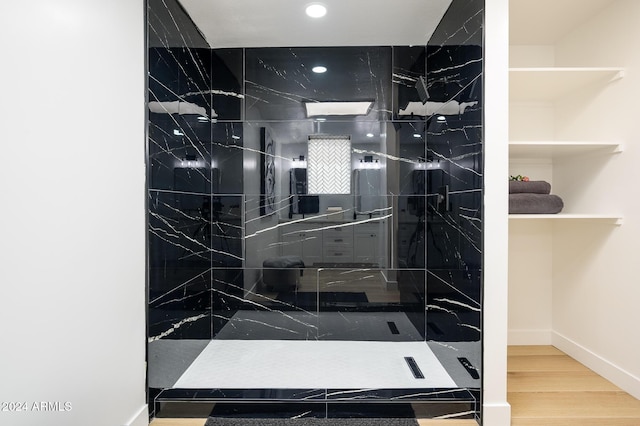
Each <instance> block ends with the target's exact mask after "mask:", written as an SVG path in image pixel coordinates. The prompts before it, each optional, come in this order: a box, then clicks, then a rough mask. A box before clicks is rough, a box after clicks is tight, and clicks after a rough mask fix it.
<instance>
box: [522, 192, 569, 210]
mask: <svg viewBox="0 0 640 426" xmlns="http://www.w3.org/2000/svg"><path fill="white" fill-rule="evenodd" d="M563 207H564V203H563V202H562V198H560V197H558V196H557V195H547V194H509V213H510V214H555V213H560V212H561V211H562V208H563Z"/></svg>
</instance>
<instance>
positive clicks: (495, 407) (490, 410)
mask: <svg viewBox="0 0 640 426" xmlns="http://www.w3.org/2000/svg"><path fill="white" fill-rule="evenodd" d="M482 424H483V425H487V426H509V425H511V405H509V404H508V403H506V402H505V403H503V404H482Z"/></svg>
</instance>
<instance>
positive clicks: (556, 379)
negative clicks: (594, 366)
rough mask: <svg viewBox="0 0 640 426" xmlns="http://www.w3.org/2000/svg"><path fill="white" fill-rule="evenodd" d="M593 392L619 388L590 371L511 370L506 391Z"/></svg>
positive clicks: (615, 390) (616, 390)
mask: <svg viewBox="0 0 640 426" xmlns="http://www.w3.org/2000/svg"><path fill="white" fill-rule="evenodd" d="M561 391H564V392H593V391H614V392H619V391H621V389H620V388H619V387H617V386H615V385H614V384H613V383H611V382H609V381H607V380H605V379H604V378H602V377H600V376H598V375H597V374H596V373H594V372H592V371H569V372H565V371H558V372H512V373H508V374H507V392H561Z"/></svg>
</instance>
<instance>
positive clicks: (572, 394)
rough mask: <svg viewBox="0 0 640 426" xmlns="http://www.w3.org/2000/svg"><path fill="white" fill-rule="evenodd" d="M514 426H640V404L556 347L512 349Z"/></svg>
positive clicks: (510, 380) (509, 385)
mask: <svg viewBox="0 0 640 426" xmlns="http://www.w3.org/2000/svg"><path fill="white" fill-rule="evenodd" d="M507 374H508V378H507V400H508V401H509V404H511V425H512V426H534V425H535V426H640V401H638V400H637V399H635V398H634V397H632V396H631V395H629V394H627V393H626V392H624V391H622V390H621V389H620V388H618V387H616V386H615V385H613V384H612V383H610V382H608V381H607V380H605V379H604V378H602V377H600V376H599V375H597V374H596V373H594V372H593V371H592V370H589V369H588V368H587V367H585V366H584V365H582V364H580V363H579V362H578V361H576V360H574V359H573V358H571V357H569V356H568V355H566V354H564V353H563V352H561V351H560V350H558V349H556V348H554V347H553V346H510V347H509V350H508V364H507Z"/></svg>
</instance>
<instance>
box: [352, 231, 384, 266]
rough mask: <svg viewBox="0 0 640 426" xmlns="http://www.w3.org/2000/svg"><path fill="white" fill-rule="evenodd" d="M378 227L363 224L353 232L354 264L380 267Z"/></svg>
mask: <svg viewBox="0 0 640 426" xmlns="http://www.w3.org/2000/svg"><path fill="white" fill-rule="evenodd" d="M380 237H381V235H380V225H378V224H375V223H363V224H361V225H356V226H355V228H354V230H353V244H354V259H353V260H354V262H357V263H374V264H378V265H381V264H382V262H381V260H380V244H381V242H383V241H382V240H381V239H380Z"/></svg>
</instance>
